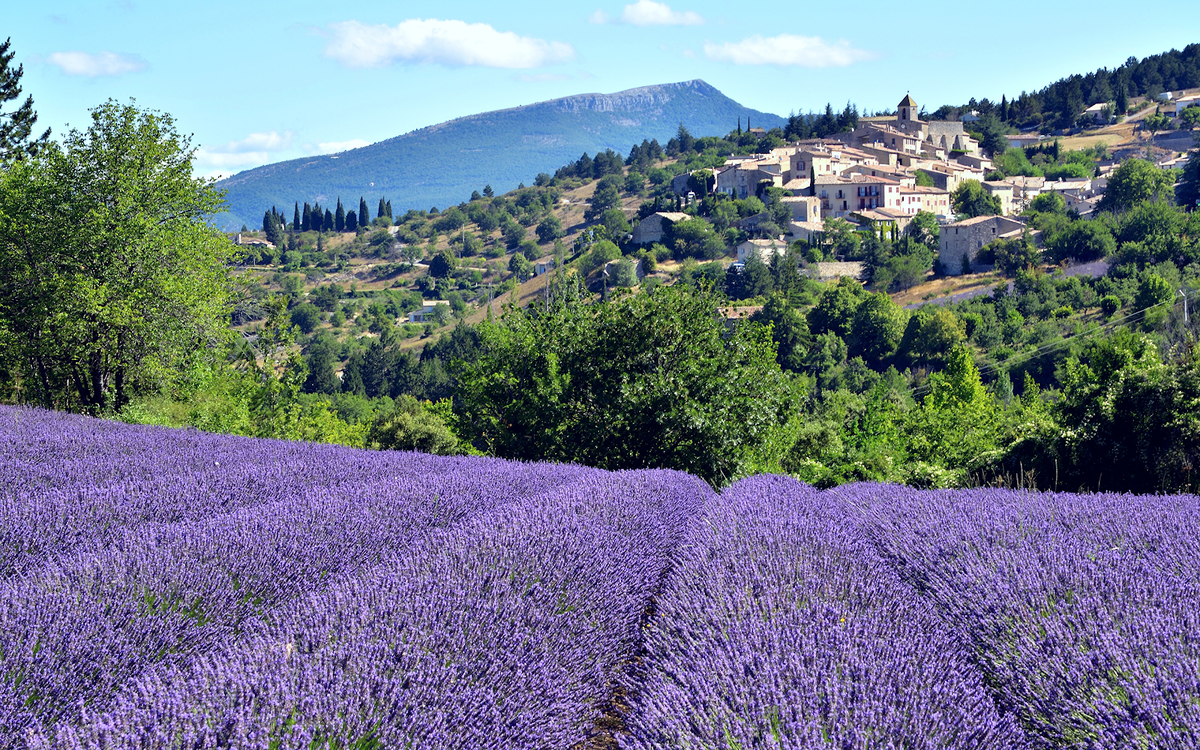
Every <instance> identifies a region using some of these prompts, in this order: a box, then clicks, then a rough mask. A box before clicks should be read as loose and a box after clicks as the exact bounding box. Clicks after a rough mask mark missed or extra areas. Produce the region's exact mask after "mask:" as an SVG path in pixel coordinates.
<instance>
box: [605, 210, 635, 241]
mask: <svg viewBox="0 0 1200 750" xmlns="http://www.w3.org/2000/svg"><path fill="white" fill-rule="evenodd" d="M600 223H601V224H603V225H604V228H605V229H607V230H608V236H609V237H616V238H618V239H620V238H622V237H624V236H625V235H626V234H628V233H629V229H630V227H629V220H628V219H626V218H625V212H624V211H622V210H621V209H619V208H610V209H608V210H607V211H605V212H604V215H603V216H601V217H600Z"/></svg>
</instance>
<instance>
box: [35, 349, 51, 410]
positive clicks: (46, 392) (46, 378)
mask: <svg viewBox="0 0 1200 750" xmlns="http://www.w3.org/2000/svg"><path fill="white" fill-rule="evenodd" d="M37 366H38V376H39V377H40V378H41V381H42V406H43V407H45V408H46V409H53V408H54V402H53V400H52V399H51V398H50V373H48V372H46V360H45V358H43V357H42V355H40V354H39V355H38V356H37Z"/></svg>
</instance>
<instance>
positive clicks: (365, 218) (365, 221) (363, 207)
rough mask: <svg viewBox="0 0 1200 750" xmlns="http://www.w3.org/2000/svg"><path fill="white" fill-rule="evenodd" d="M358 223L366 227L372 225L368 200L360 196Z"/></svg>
mask: <svg viewBox="0 0 1200 750" xmlns="http://www.w3.org/2000/svg"><path fill="white" fill-rule="evenodd" d="M358 223H359V224H361V225H362V226H364V227H368V226H370V225H371V214H370V213H369V212H368V211H367V202H366V201H365V200H363V197H362V196H361V195H360V196H358Z"/></svg>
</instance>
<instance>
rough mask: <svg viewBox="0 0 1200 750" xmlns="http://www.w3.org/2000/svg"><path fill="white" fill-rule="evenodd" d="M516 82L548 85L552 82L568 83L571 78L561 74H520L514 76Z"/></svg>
mask: <svg viewBox="0 0 1200 750" xmlns="http://www.w3.org/2000/svg"><path fill="white" fill-rule="evenodd" d="M515 78H516V79H517V80H518V81H524V82H525V83H549V82H552V81H569V80H571V76H569V75H565V74H562V73H533V74H529V73H521V74H520V75H518V76H515Z"/></svg>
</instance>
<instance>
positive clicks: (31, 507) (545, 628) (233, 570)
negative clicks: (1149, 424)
mask: <svg viewBox="0 0 1200 750" xmlns="http://www.w3.org/2000/svg"><path fill="white" fill-rule="evenodd" d="M0 488H3V489H0V511H2V512H0V544H2V545H3V546H2V547H0V550H2V551H3V558H2V563H0V564H2V565H3V568H2V570H3V571H4V589H3V591H2V592H0V738H3V739H2V740H0V745H5V746H10V747H47V748H49V747H57V748H134V747H138V748H140V747H164V748H165V747H240V748H252V747H261V748H268V747H279V748H284V747H288V748H290V747H306V748H307V747H354V746H359V747H405V746H412V747H422V748H424V747H428V748H443V747H444V748H450V747H456V748H470V747H513V748H521V747H530V748H534V747H569V746H572V745H574V744H576V743H578V742H582V741H584V740H585V739H586V738H587V737H588V736H589V735H590V734H592V733H594V730H595V724H596V722H597V721H598V720H599V719H600V718H601V717H602V715H603V713H604V711H605V705H606V703H607V701H608V700H609V699H610V698H611V695H612V684H611V683H612V679H613V676H614V675H615V674H618V673H619V672H620V671H621V665H622V664H623V663H625V662H627V661H629V660H630V659H632V658H633V656H634V655H635V652H636V648H637V644H638V623H639V621H640V618H641V616H642V613H643V611H644V610H645V608H646V607H647V605H648V603H649V601H648V597H649V592H651V591H653V590H654V589H655V587H656V586H657V584H658V582H659V580H660V579H661V578H662V576H663V573H664V570H665V569H666V566H667V564H668V561H669V559H670V558H671V556H672V553H673V550H674V547H675V546H676V545H677V544H678V542H679V541H680V539H681V536H682V534H683V532H684V530H685V528H686V523H687V519H689V518H691V517H693V516H694V515H695V514H696V512H697V510H698V508H699V507H700V506H701V505H702V504H703V502H704V501H705V499H706V498H707V497H708V496H709V495H711V492H710V491H709V490H708V489H707V487H706V486H704V485H703V484H702V483H700V482H699V481H697V480H695V479H693V478H691V477H688V476H686V475H682V474H676V473H669V472H632V473H624V474H610V473H606V472H600V471H594V470H589V469H582V468H579V467H569V466H557V467H555V466H534V465H521V464H513V463H509V462H501V461H490V460H467V459H434V458H429V457H422V456H418V455H413V454H367V453H364V452H360V451H353V450H349V449H342V448H336V447H329V446H308V445H297V444H288V443H281V442H274V441H255V440H244V439H238V438H230V437H217V436H211V435H204V434H201V433H195V432H178V431H168V430H159V429H154V428H133V427H126V426H122V425H113V424H110V423H104V422H97V421H92V420H85V419H78V418H72V417H66V416H62V415H52V414H46V413H43V412H36V411H29V410H13V409H0Z"/></svg>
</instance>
